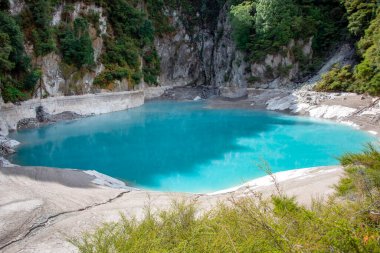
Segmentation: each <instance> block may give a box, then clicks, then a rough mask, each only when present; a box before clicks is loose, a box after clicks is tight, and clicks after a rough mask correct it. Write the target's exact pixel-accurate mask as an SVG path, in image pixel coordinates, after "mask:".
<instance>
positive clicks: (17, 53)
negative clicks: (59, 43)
mask: <svg viewBox="0 0 380 253" xmlns="http://www.w3.org/2000/svg"><path fill="white" fill-rule="evenodd" d="M29 68H30V59H29V58H28V57H27V56H26V54H25V51H24V38H23V34H22V32H21V29H20V26H19V25H18V24H17V22H16V20H15V19H14V18H13V17H11V16H10V15H9V14H8V13H6V12H4V11H0V89H1V95H2V97H3V99H4V101H6V102H16V101H19V100H22V99H25V98H26V97H27V96H26V95H25V94H24V93H23V92H22V91H21V90H31V89H32V87H30V86H29V85H28V83H25V82H24V79H25V77H26V76H28V74H29Z"/></svg>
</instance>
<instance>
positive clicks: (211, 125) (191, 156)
mask: <svg viewBox="0 0 380 253" xmlns="http://www.w3.org/2000/svg"><path fill="white" fill-rule="evenodd" d="M10 137H11V138H14V139H16V140H18V141H20V142H21V143H22V145H21V146H20V147H19V148H18V150H17V151H18V152H17V153H16V154H15V155H14V156H12V157H11V158H10V160H11V161H12V162H13V163H16V164H20V165H36V166H37V165H39V166H49V167H58V168H73V169H83V170H97V171H99V172H101V173H104V174H107V175H109V176H112V177H115V178H118V179H121V180H124V181H126V182H128V183H129V184H131V185H133V186H136V187H142V188H145V189H152V190H160V191H181V192H196V193H201V192H202V193H203V192H212V191H217V190H222V189H225V188H229V187H233V186H236V185H239V184H242V183H244V182H246V181H248V180H252V179H254V178H257V177H260V176H264V175H265V172H264V171H263V169H262V168H261V167H262V166H263V165H265V164H268V165H269V166H270V168H271V170H272V171H273V172H279V171H286V170H292V169H297V168H305V167H314V166H324V165H336V164H338V163H339V162H338V161H337V159H336V158H337V157H338V156H340V155H342V154H343V153H345V152H357V151H360V150H362V148H363V145H364V144H365V143H367V142H370V141H374V140H375V137H373V136H370V135H369V134H367V133H365V132H361V131H357V130H354V129H353V128H350V127H346V126H343V125H338V124H333V123H330V122H325V121H317V120H313V119H310V118H305V117H294V116H287V115H283V114H278V113H272V112H266V111H254V110H248V109H208V108H207V104H206V103H205V102H169V101H157V102H149V103H147V104H145V105H144V106H142V107H139V108H135V109H131V110H129V111H123V112H116V113H111V114H105V115H100V116H95V117H89V118H85V119H80V120H74V121H68V122H59V123H57V124H54V125H49V126H45V127H42V128H38V129H31V130H24V131H18V132H15V133H12V134H11V135H10Z"/></svg>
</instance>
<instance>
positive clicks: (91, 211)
mask: <svg viewBox="0 0 380 253" xmlns="http://www.w3.org/2000/svg"><path fill="white" fill-rule="evenodd" d="M342 174H343V170H342V168H340V167H336V166H335V167H320V168H311V169H303V170H296V171H288V172H281V173H277V174H274V176H275V177H276V180H277V181H278V182H279V184H280V187H281V189H283V191H284V193H286V194H288V195H291V196H296V197H297V200H298V201H299V202H300V203H302V204H305V205H308V204H310V202H311V200H312V198H321V197H323V196H326V195H329V194H331V193H332V192H333V189H332V188H331V186H332V185H334V184H335V183H337V182H338V181H339V178H340V177H341V175H342ZM96 179H97V178H96V176H93V175H89V174H87V173H85V172H82V171H77V170H59V169H51V168H39V167H14V168H1V169H0V192H1V193H3V194H0V252H28V253H29V252H39V253H41V252H77V250H76V248H75V247H74V246H73V245H71V244H70V243H69V242H68V241H67V240H68V239H69V238H73V237H78V236H80V235H81V233H83V232H84V231H92V230H93V229H95V228H96V227H97V226H99V225H101V224H102V223H103V222H107V221H117V220H118V219H119V217H120V213H123V214H125V215H126V216H127V217H137V218H141V217H142V216H143V214H144V210H145V208H146V207H147V206H150V207H151V208H153V210H157V209H164V208H168V207H170V205H171V203H172V201H173V200H187V201H196V203H197V205H198V206H199V210H200V211H206V210H209V209H210V208H212V207H213V206H214V205H215V204H217V203H218V202H219V201H227V200H228V199H229V198H230V197H231V196H234V197H241V196H247V195H249V194H251V193H252V191H254V192H261V193H263V194H264V195H266V196H269V195H270V194H272V193H274V192H275V187H274V184H273V180H272V179H271V178H270V177H264V178H259V179H256V180H253V181H251V182H248V183H247V184H245V185H243V186H240V187H236V188H233V189H229V190H226V191H224V192H219V193H213V194H203V195H197V194H184V193H163V192H152V191H144V190H136V189H128V188H126V189H115V188H110V187H105V186H101V185H99V181H97V180H96ZM94 182H95V183H94ZM96 183H97V184H96ZM4 193H6V194H4Z"/></svg>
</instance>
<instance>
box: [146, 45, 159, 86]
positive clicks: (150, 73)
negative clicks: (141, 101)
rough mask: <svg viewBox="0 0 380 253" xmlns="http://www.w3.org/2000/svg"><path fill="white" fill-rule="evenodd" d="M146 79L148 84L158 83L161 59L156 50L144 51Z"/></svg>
mask: <svg viewBox="0 0 380 253" xmlns="http://www.w3.org/2000/svg"><path fill="white" fill-rule="evenodd" d="M143 59H144V67H143V74H144V81H145V82H146V83H148V84H157V76H158V75H160V60H159V57H158V54H157V52H156V50H149V51H147V52H145V53H144V55H143Z"/></svg>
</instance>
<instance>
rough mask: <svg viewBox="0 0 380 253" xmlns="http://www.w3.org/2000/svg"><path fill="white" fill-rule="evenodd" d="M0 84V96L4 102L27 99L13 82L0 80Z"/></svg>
mask: <svg viewBox="0 0 380 253" xmlns="http://www.w3.org/2000/svg"><path fill="white" fill-rule="evenodd" d="M0 83H1V95H2V97H3V99H4V102H6V103H7V102H17V101H21V100H24V99H26V98H27V96H26V95H25V94H24V93H23V92H21V91H20V90H19V89H18V88H17V87H16V86H17V84H16V83H14V81H13V80H9V79H8V80H7V79H2V80H0Z"/></svg>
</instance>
